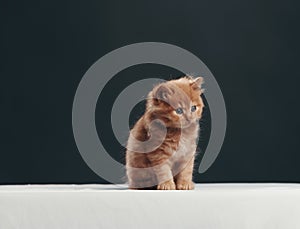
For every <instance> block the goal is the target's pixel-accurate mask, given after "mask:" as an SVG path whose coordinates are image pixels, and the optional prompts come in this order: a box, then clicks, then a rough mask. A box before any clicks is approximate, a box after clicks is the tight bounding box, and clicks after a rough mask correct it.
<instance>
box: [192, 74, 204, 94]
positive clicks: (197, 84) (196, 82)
mask: <svg viewBox="0 0 300 229" xmlns="http://www.w3.org/2000/svg"><path fill="white" fill-rule="evenodd" d="M202 84H204V79H203V77H197V78H195V79H193V80H192V82H191V87H192V88H193V89H194V90H200V91H201V92H203V91H204V89H202Z"/></svg>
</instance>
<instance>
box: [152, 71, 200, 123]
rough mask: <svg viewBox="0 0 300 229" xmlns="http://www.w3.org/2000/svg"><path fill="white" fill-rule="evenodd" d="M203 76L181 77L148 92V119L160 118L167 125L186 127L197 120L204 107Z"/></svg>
mask: <svg viewBox="0 0 300 229" xmlns="http://www.w3.org/2000/svg"><path fill="white" fill-rule="evenodd" d="M202 83H203V78H202V77H198V78H195V79H194V78H192V77H183V78H180V79H177V80H171V81H167V82H164V83H161V84H159V85H157V86H156V87H154V89H153V90H152V91H151V92H150V93H149V95H148V100H147V111H146V112H148V114H149V117H150V119H152V120H153V119H160V120H162V121H163V122H164V123H165V125H166V126H167V127H175V128H186V127H188V126H190V125H191V124H192V123H195V122H197V121H198V120H199V119H200V118H201V115H202V110H203V107H204V104H203V101H202V99H201V94H202V92H203V89H202V88H201V85H202Z"/></svg>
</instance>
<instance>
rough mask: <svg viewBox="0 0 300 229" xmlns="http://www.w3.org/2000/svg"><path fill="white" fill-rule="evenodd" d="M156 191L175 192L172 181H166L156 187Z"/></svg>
mask: <svg viewBox="0 0 300 229" xmlns="http://www.w3.org/2000/svg"><path fill="white" fill-rule="evenodd" d="M157 189H158V190H175V189H176V186H175V183H174V181H173V180H169V181H166V182H164V183H161V184H159V185H157Z"/></svg>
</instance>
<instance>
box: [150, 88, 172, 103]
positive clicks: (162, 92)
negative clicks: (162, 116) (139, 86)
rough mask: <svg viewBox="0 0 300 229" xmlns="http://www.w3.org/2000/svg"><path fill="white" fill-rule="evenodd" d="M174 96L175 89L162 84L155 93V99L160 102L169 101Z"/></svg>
mask: <svg viewBox="0 0 300 229" xmlns="http://www.w3.org/2000/svg"><path fill="white" fill-rule="evenodd" d="M173 94H174V89H173V88H171V87H169V86H168V85H165V84H161V85H159V86H158V87H157V89H156V90H155V92H154V97H155V98H156V99H159V100H163V101H167V100H168V99H169V98H170V96H172V95H173Z"/></svg>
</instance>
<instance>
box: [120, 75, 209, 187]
mask: <svg viewBox="0 0 300 229" xmlns="http://www.w3.org/2000/svg"><path fill="white" fill-rule="evenodd" d="M202 83H203V78H202V77H198V78H195V79H194V78H192V77H187V76H186V77H182V78H180V79H177V80H171V81H167V82H164V83H161V84H159V85H157V86H155V87H154V88H153V90H152V91H151V92H150V93H149V94H148V97H147V104H146V111H145V113H144V115H143V116H142V117H141V118H140V119H139V120H138V121H137V123H136V124H135V126H134V127H133V129H132V130H131V132H130V136H129V139H128V144H127V151H126V172H127V177H128V182H129V188H131V189H144V188H155V189H159V190H171V189H179V190H189V189H194V183H193V181H192V173H193V166H194V157H195V152H196V139H197V137H198V132H199V122H198V121H199V119H200V118H201V115H202V110H203V107H204V104H203V101H202V99H201V97H200V95H201V94H202V92H203V90H202V89H201V85H202Z"/></svg>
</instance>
